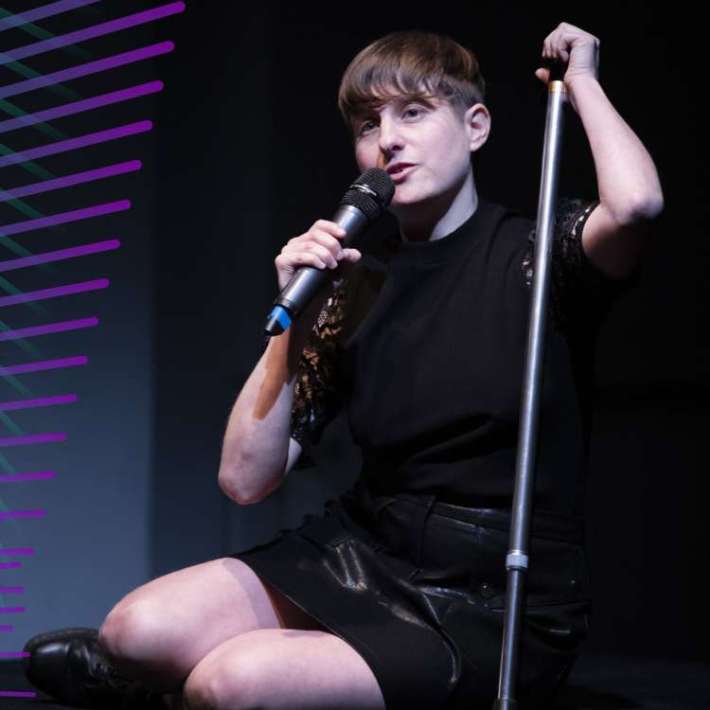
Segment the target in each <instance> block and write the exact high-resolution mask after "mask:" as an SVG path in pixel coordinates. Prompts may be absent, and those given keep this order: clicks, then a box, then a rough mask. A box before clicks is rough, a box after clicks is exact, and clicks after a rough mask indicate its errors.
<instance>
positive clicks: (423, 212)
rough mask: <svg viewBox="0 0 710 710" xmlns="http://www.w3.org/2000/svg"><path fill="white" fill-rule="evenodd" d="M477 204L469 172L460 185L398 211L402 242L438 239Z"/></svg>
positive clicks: (464, 219) (466, 215)
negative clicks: (436, 196)
mask: <svg viewBox="0 0 710 710" xmlns="http://www.w3.org/2000/svg"><path fill="white" fill-rule="evenodd" d="M477 207H478V193H477V192H476V185H475V182H474V179H473V171H472V170H471V171H469V172H468V174H467V176H466V179H465V180H464V182H463V184H462V185H461V186H460V187H459V188H458V189H456V190H454V191H452V192H451V193H447V194H444V195H441V196H439V197H438V198H434V199H432V200H429V201H427V202H426V203H422V204H419V205H414V206H411V207H407V209H406V211H405V210H398V211H397V212H398V213H397V214H396V216H397V220H398V221H399V233H400V236H401V237H402V240H403V241H405V242H426V241H434V240H435V239H441V238H442V237H445V236H446V235H447V234H451V232H453V231H455V230H456V229H458V228H459V227H460V226H461V225H462V224H463V223H464V222H465V221H466V220H467V219H468V218H469V217H470V216H471V215H472V214H473V213H474V212H475V211H476V208H477Z"/></svg>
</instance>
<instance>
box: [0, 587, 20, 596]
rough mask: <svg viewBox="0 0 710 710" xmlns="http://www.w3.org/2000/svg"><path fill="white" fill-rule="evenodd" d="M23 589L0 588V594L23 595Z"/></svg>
mask: <svg viewBox="0 0 710 710" xmlns="http://www.w3.org/2000/svg"><path fill="white" fill-rule="evenodd" d="M24 593H25V588H24V587H0V594H24Z"/></svg>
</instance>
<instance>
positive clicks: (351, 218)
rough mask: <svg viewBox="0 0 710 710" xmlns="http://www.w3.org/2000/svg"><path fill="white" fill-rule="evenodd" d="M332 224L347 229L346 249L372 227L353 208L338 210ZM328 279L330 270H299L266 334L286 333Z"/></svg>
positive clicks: (283, 293) (278, 301) (272, 315)
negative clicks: (367, 228)
mask: <svg viewBox="0 0 710 710" xmlns="http://www.w3.org/2000/svg"><path fill="white" fill-rule="evenodd" d="M332 221H333V222H335V223H336V224H337V225H339V226H340V227H342V228H343V229H344V230H345V236H344V237H343V238H342V239H341V240H340V243H341V244H342V245H343V247H348V246H350V245H351V244H352V243H353V241H354V240H355V239H356V238H357V237H358V235H359V234H360V232H362V231H363V230H364V229H365V227H367V225H368V224H369V220H368V219H367V217H366V216H365V214H364V213H363V212H362V211H361V210H359V209H358V208H357V207H353V206H352V205H341V206H340V207H338V210H337V211H336V213H335V215H334V216H333V219H332ZM329 276H330V274H329V273H328V271H326V270H325V269H316V268H315V267H314V266H302V267H301V268H299V269H298V271H296V273H295V274H294V275H293V276H292V277H291V280H290V281H289V282H288V284H287V285H286V288H284V290H283V291H281V293H280V294H279V295H278V297H277V299H276V300H275V301H274V306H273V308H272V311H271V313H270V314H269V317H268V319H267V323H266V329H265V332H266V334H267V335H280V334H281V333H283V332H284V331H285V330H286V329H287V328H288V327H289V326H290V325H291V323H292V322H293V321H294V320H296V319H297V318H298V317H299V316H300V315H301V313H302V312H303V311H304V310H305V309H306V307H307V306H308V304H309V303H310V302H311V300H312V299H313V298H314V297H315V295H316V294H317V293H318V291H320V289H321V288H322V287H323V286H324V285H325V284H326V283H328V281H329Z"/></svg>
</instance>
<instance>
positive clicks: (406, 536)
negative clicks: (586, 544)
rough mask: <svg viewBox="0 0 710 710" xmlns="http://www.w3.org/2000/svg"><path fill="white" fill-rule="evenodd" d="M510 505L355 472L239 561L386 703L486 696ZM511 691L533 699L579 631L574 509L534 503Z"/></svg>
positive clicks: (395, 709) (580, 589)
mask: <svg viewBox="0 0 710 710" xmlns="http://www.w3.org/2000/svg"><path fill="white" fill-rule="evenodd" d="M509 518H510V514H509V512H507V511H504V510H499V509H489V508H485V509H482V508H466V507H463V506H458V505H450V504H446V503H441V502H437V500H436V496H433V495H430V496H418V495H410V494H401V495H396V496H373V495H372V494H371V493H370V491H369V490H368V489H367V487H366V486H365V485H364V483H362V482H361V481H359V482H358V483H357V484H356V485H355V486H354V488H352V489H351V490H350V491H348V492H347V493H345V494H343V495H342V496H340V497H339V498H335V499H332V500H329V501H328V502H327V503H326V509H325V512H324V514H323V515H321V516H313V515H307V516H306V517H305V519H304V521H303V523H302V524H301V525H300V526H299V527H298V528H296V529H293V530H282V531H281V532H280V534H279V536H278V537H277V538H276V539H275V540H272V541H271V542H269V543H267V544H265V545H258V546H256V547H253V548H251V549H249V550H246V551H244V552H240V553H237V554H234V555H233V557H236V558H238V559H241V560H243V561H244V562H246V563H247V564H248V565H249V566H250V567H251V568H252V569H253V570H254V571H255V572H256V573H257V574H258V575H260V576H263V577H264V578H265V579H266V580H267V581H268V582H270V583H271V584H272V585H273V586H274V587H276V588H277V589H279V590H280V591H281V592H282V593H283V594H285V595H286V596H287V597H288V598H289V599H291V601H293V602H294V603H295V604H296V605H297V606H299V607H301V608H302V609H303V610H304V611H306V612H307V613H308V614H310V615H311V616H313V617H314V618H315V619H317V620H318V621H319V622H320V623H321V624H322V625H323V626H325V627H326V628H328V629H329V630H330V631H332V632H333V633H334V634H336V635H337V636H339V637H341V638H343V639H344V640H345V641H347V642H348V643H349V644H350V645H351V646H352V647H353V648H355V649H356V650H357V651H358V653H359V654H360V655H361V656H362V657H363V658H364V659H365V661H366V662H367V663H368V665H369V666H370V668H371V669H372V671H373V673H374V675H375V677H376V678H377V681H378V683H379V685H380V688H381V690H382V694H383V696H384V698H385V702H386V705H387V708H388V710H412V709H413V708H430V709H432V710H433V709H434V708H467V709H469V710H470V708H476V707H481V708H486V710H488V709H489V708H490V707H491V703H492V701H493V700H494V698H495V696H496V692H497V679H498V666H499V663H500V649H501V638H502V628H503V608H504V601H505V584H506V571H505V555H506V553H507V548H508V530H509V522H510V521H509ZM532 532H533V537H532V540H531V546H530V571H529V574H528V578H527V584H526V589H527V607H526V611H525V620H524V625H523V635H522V641H521V656H520V676H519V678H520V686H519V690H518V698H519V700H521V701H522V702H524V703H525V704H524V705H523V707H544V706H545V705H546V703H547V702H548V700H549V696H550V695H551V694H552V693H553V692H554V690H555V689H556V687H557V686H558V685H559V683H560V682H561V681H562V680H563V679H564V678H565V677H566V675H567V673H568V672H569V670H570V669H571V666H572V664H573V662H574V659H575V658H576V655H577V653H578V650H579V646H580V644H581V642H582V641H583V639H584V638H585V636H586V633H587V630H588V618H589V611H590V605H589V584H588V577H587V571H586V563H585V555H584V549H583V545H582V532H581V526H580V521H578V520H571V519H569V518H565V517H564V516H551V515H545V516H543V515H540V514H536V516H535V519H534V522H533V531H532Z"/></svg>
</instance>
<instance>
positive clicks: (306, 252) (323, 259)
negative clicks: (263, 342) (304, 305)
mask: <svg viewBox="0 0 710 710" xmlns="http://www.w3.org/2000/svg"><path fill="white" fill-rule="evenodd" d="M343 236H344V231H343V230H342V229H341V228H340V227H338V226H337V225H336V224H334V223H333V222H327V221H325V220H319V221H318V222H316V223H315V224H314V225H313V226H312V227H311V229H309V230H308V232H306V233H305V234H303V235H301V236H299V237H294V238H293V239H291V240H290V241H289V242H288V244H287V245H286V246H285V247H284V248H283V250H282V251H281V253H280V254H279V256H277V257H276V259H275V264H276V268H277V272H278V276H279V278H278V280H279V288H281V289H283V288H284V287H285V286H286V284H287V283H288V281H289V279H290V278H291V276H292V275H293V273H294V272H295V270H296V269H297V268H300V267H301V266H303V265H308V266H315V267H316V268H319V269H326V268H330V269H333V270H335V269H336V268H337V267H338V262H339V261H341V260H342V261H343V262H350V263H354V262H356V261H358V260H359V259H360V257H361V254H360V252H359V251H358V250H357V249H343V248H342V247H341V246H340V242H339V239H341V238H342V237H343ZM348 265H349V264H348ZM333 276H334V277H335V278H337V277H338V276H339V273H338V272H336V273H334V274H333ZM328 295H329V293H328V289H324V292H323V293H322V294H321V295H320V297H319V298H317V299H315V300H314V301H313V302H312V303H311V304H310V306H309V307H308V309H306V311H305V312H304V313H303V314H302V315H301V317H300V318H299V319H298V320H297V321H296V322H295V323H294V324H293V325H292V326H291V327H290V328H289V329H288V330H287V331H286V332H285V333H282V334H281V335H279V336H275V337H272V338H271V340H270V341H269V344H268V346H267V348H266V350H265V351H264V354H263V355H262V356H261V358H260V359H259V362H258V363H257V364H256V367H255V368H254V370H253V372H252V373H251V375H250V376H249V378H248V379H247V381H246V383H245V384H244V387H243V388H242V390H241V392H240V393H239V396H238V397H237V400H236V402H235V403H234V406H233V407H232V411H231V413H230V415H229V420H228V422H227V429H226V432H225V435H224V441H223V444H222V456H221V461H220V466H219V474H218V483H219V486H220V488H221V489H222V490H223V491H224V493H225V494H226V495H227V496H229V498H231V499H233V500H235V501H236V502H237V503H240V504H249V503H256V502H258V501H260V500H262V499H263V498H265V497H266V496H267V495H269V494H270V493H271V492H272V491H274V490H275V489H276V488H278V487H279V485H280V484H281V483H282V481H283V479H284V476H285V475H286V473H287V472H288V471H289V470H290V469H291V468H292V467H293V465H294V464H295V463H296V461H297V460H298V456H299V455H300V453H301V446H300V444H298V442H296V441H295V440H294V439H292V438H291V437H290V433H291V411H292V408H293V398H294V389H295V385H296V375H297V370H298V363H299V360H300V357H301V354H302V352H303V349H304V347H305V345H306V344H307V341H308V338H309V337H310V334H311V330H312V328H313V325H314V324H315V321H316V319H317V317H318V314H319V313H320V310H321V307H322V305H323V303H324V301H325V299H326V298H327V296H328Z"/></svg>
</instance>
